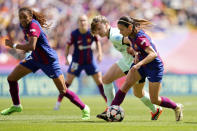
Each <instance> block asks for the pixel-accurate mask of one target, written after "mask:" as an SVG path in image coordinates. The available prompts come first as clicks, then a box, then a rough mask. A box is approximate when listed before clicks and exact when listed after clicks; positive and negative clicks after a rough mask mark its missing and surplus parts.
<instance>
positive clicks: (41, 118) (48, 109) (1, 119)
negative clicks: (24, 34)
mask: <svg viewBox="0 0 197 131" xmlns="http://www.w3.org/2000/svg"><path fill="white" fill-rule="evenodd" d="M80 98H81V99H82V100H83V101H84V102H85V103H86V104H88V105H89V107H90V108H91V119H90V120H88V121H83V120H81V111H80V110H79V109H78V108H77V107H76V106H74V105H73V104H72V103H71V102H70V101H69V100H67V99H65V98H64V99H63V101H62V105H61V108H60V110H59V111H54V110H53V107H54V105H55V102H56V99H57V98H56V97H31V98H29V97H21V103H22V105H23V108H24V110H23V111H22V112H21V113H14V114H12V115H10V116H2V115H0V131H197V96H177V97H170V98H172V99H173V100H174V101H176V102H181V103H182V104H183V105H184V120H183V121H181V122H176V121H175V115H174V111H172V110H170V109H166V108H165V109H164V110H163V113H162V115H161V116H160V118H159V120H157V121H151V120H150V117H151V115H150V111H149V109H148V108H147V107H145V106H144V105H143V104H142V102H141V101H140V100H139V99H137V98H135V97H133V96H127V97H126V99H125V101H124V103H123V104H122V105H121V106H122V107H123V109H124V110H125V118H124V120H123V121H122V122H113V123H111V122H105V121H103V120H100V119H97V118H96V115H97V114H98V113H101V112H102V111H103V110H104V109H105V103H104V100H103V99H102V98H101V97H100V96H87V97H85V96H84V97H82V96H80ZM10 105H11V99H10V98H5V97H4V98H0V110H2V109H4V108H7V107H9V106H10Z"/></svg>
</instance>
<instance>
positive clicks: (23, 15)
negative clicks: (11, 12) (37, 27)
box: [19, 11, 32, 28]
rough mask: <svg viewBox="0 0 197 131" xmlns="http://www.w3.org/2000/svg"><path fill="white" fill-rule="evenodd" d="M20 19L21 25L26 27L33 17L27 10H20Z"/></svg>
mask: <svg viewBox="0 0 197 131" xmlns="http://www.w3.org/2000/svg"><path fill="white" fill-rule="evenodd" d="M19 20H20V23H21V25H22V26H23V27H24V28H26V27H27V26H28V25H29V23H30V22H31V21H32V17H31V16H30V15H29V13H28V12H27V11H20V12H19Z"/></svg>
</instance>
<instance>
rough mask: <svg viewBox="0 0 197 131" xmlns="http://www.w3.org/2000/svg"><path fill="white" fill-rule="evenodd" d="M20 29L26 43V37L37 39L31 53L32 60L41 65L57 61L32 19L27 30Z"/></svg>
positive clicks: (45, 37) (38, 26)
mask: <svg viewBox="0 0 197 131" xmlns="http://www.w3.org/2000/svg"><path fill="white" fill-rule="evenodd" d="M22 29H23V32H24V34H25V40H26V41H28V37H31V36H34V37H37V38H38V39H37V43H36V48H35V50H33V51H32V53H31V56H32V58H33V59H35V60H36V61H38V62H40V63H42V64H48V63H50V62H52V61H54V60H56V59H58V56H57V53H56V52H55V50H53V49H52V48H51V47H50V45H49V42H48V39H47V36H46V34H45V33H44V31H43V30H42V27H41V25H40V23H39V22H38V21H37V20H35V19H32V21H31V22H30V24H29V26H28V28H27V29H26V28H23V27H22Z"/></svg>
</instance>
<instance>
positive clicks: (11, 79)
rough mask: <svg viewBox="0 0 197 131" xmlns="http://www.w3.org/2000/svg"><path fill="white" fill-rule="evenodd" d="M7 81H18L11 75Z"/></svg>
mask: <svg viewBox="0 0 197 131" xmlns="http://www.w3.org/2000/svg"><path fill="white" fill-rule="evenodd" d="M7 81H17V80H15V79H14V78H13V77H12V76H11V75H9V76H8V77H7Z"/></svg>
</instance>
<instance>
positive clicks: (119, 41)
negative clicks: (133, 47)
mask: <svg viewBox="0 0 197 131" xmlns="http://www.w3.org/2000/svg"><path fill="white" fill-rule="evenodd" d="M109 40H110V41H111V42H112V44H113V46H114V47H115V49H116V50H118V51H119V52H120V53H121V54H122V58H121V59H120V60H118V61H117V62H116V63H117V65H118V66H119V67H120V69H121V70H122V71H123V72H126V71H128V70H129V69H130V66H131V64H132V62H133V57H132V56H131V55H130V54H128V53H127V47H128V46H127V45H125V44H123V36H122V35H121V34H120V31H119V29H118V28H112V27H111V28H110V32H109Z"/></svg>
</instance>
